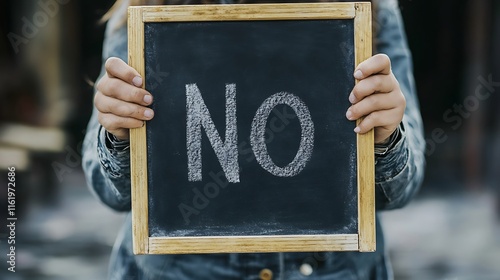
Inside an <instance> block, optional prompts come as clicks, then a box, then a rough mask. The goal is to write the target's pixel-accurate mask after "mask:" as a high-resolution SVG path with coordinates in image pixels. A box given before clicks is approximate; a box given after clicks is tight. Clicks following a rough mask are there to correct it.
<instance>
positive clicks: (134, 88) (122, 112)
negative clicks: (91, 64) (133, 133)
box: [94, 57, 154, 140]
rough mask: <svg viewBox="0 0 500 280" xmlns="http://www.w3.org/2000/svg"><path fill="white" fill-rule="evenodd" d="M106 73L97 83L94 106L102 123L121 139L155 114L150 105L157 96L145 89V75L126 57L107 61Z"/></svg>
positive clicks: (125, 137) (127, 136) (112, 58)
mask: <svg viewBox="0 0 500 280" xmlns="http://www.w3.org/2000/svg"><path fill="white" fill-rule="evenodd" d="M105 68H106V74H105V75H104V76H103V77H102V78H101V79H100V80H99V82H98V83H97V92H96V94H95V97H94V105H95V107H96V108H97V110H98V111H99V115H98V120H99V123H100V124H101V125H102V126H103V127H104V128H105V129H106V130H107V131H108V132H110V133H111V134H113V135H114V136H115V137H116V138H118V139H120V140H125V139H128V138H129V129H130V128H138V127H142V126H143V125H144V121H146V120H150V119H152V118H153V116H154V112H153V110H151V109H150V108H148V107H146V106H148V105H150V104H151V103H152V102H153V96H152V95H151V94H150V93H149V92H147V91H146V90H144V89H142V83H143V80H142V77H140V75H139V73H138V72H137V71H136V70H135V69H134V68H132V67H130V66H129V65H127V64H126V63H125V62H124V61H123V60H121V59H119V58H116V57H111V58H109V59H108V60H107V61H106V64H105Z"/></svg>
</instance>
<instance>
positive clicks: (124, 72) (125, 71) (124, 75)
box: [105, 57, 142, 87]
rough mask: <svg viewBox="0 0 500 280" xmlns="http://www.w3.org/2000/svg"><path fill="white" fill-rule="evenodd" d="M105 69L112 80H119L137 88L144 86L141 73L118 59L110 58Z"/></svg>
mask: <svg viewBox="0 0 500 280" xmlns="http://www.w3.org/2000/svg"><path fill="white" fill-rule="evenodd" d="M105 68H106V73H107V74H108V76H109V77H110V78H118V79H120V80H123V81H125V82H127V83H129V84H132V85H135V86H136V87H141V86H142V77H141V75H139V72H137V71H136V70H135V69H134V68H132V67H130V66H129V65H128V64H127V63H125V61H123V60H121V59H119V58H117V57H110V58H108V60H106V64H105Z"/></svg>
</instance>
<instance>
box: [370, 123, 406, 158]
mask: <svg viewBox="0 0 500 280" xmlns="http://www.w3.org/2000/svg"><path fill="white" fill-rule="evenodd" d="M402 130H403V128H402V124H400V125H398V127H397V128H396V130H394V132H393V133H392V134H391V135H390V136H389V137H387V139H385V140H384V141H383V142H381V143H376V144H375V155H376V156H384V155H386V154H387V153H388V152H389V151H390V150H391V149H392V148H393V147H394V146H395V145H396V144H397V143H398V142H399V140H401V135H402Z"/></svg>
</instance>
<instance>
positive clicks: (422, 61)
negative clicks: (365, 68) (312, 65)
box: [0, 0, 500, 280]
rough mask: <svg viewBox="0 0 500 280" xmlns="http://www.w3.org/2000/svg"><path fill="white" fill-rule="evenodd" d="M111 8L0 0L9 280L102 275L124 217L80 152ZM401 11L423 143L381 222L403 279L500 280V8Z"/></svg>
mask: <svg viewBox="0 0 500 280" xmlns="http://www.w3.org/2000/svg"><path fill="white" fill-rule="evenodd" d="M48 2H53V3H56V4H57V5H55V7H56V8H53V9H49V10H47V9H43V5H41V3H48ZM113 2H114V1H112V0H100V1H98V0H87V1H82V0H57V1H56V0H54V1H49V0H42V1H27V0H18V1H13V0H4V1H1V3H0V29H1V32H2V35H1V37H0V170H2V172H0V185H1V189H2V191H0V221H6V215H7V211H6V209H7V191H6V186H7V171H6V169H7V167H9V166H16V168H17V171H16V182H17V185H16V189H17V193H16V214H17V217H18V223H17V228H16V231H17V235H16V249H17V251H16V257H17V266H16V271H17V273H15V274H14V273H7V265H6V254H4V252H7V243H6V241H7V239H6V238H7V237H8V235H7V229H6V228H5V227H4V226H2V227H0V252H2V253H1V254H0V263H2V264H1V265H0V279H12V280H15V279H51V280H53V279H56V280H57V279H82V280H83V279H85V280H87V279H105V275H106V270H107V262H108V258H109V254H110V251H111V247H112V244H113V241H114V239H115V237H116V234H117V232H118V228H119V227H120V225H121V222H122V220H123V218H124V217H123V215H122V214H120V213H115V212H113V211H111V210H109V209H108V208H106V207H104V206H103V205H102V204H100V203H99V202H98V201H97V199H95V198H94V197H92V195H91V193H90V192H89V191H88V189H87V188H86V183H85V180H84V177H83V173H82V170H81V167H80V165H81V153H80V149H81V143H82V141H83V137H84V135H85V127H86V123H87V121H88V119H89V117H90V113H91V109H92V94H93V89H92V83H93V81H94V80H95V79H96V78H97V76H98V74H99V71H100V67H101V50H102V39H103V32H104V26H103V25H100V24H99V23H98V20H99V18H100V17H101V16H102V15H103V14H104V13H105V11H106V10H107V9H109V7H110V6H111V5H112V4H113ZM399 2H400V8H401V10H402V13H403V17H404V20H405V24H406V30H407V33H408V41H409V44H410V48H411V50H412V52H413V55H414V66H415V78H416V81H417V87H418V92H419V97H420V102H421V110H422V115H423V118H424V123H425V130H426V138H427V144H428V145H427V152H426V154H427V173H426V179H425V182H424V184H423V187H422V189H421V191H420V193H419V195H418V196H417V197H416V199H414V201H413V202H412V203H411V204H410V205H409V206H407V207H406V208H404V209H401V210H396V211H390V212H386V213H383V214H382V221H383V224H384V227H385V229H386V231H385V233H386V239H387V243H388V248H389V253H390V255H391V259H392V262H393V266H394V270H395V278H396V279H450V280H451V279H457V280H458V279H460V280H462V279H500V265H499V264H500V95H499V93H500V51H499V50H500V1H494V0H475V1H473V0H442V1H424V0H420V1H411V0H400V1H399ZM4 209H5V210H4Z"/></svg>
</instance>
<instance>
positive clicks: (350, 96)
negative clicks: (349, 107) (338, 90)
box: [349, 92, 356, 103]
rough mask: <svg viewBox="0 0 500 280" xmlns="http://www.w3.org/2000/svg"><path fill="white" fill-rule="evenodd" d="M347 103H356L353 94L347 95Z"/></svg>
mask: <svg viewBox="0 0 500 280" xmlns="http://www.w3.org/2000/svg"><path fill="white" fill-rule="evenodd" d="M349 102H351V103H354V102H356V97H355V96H354V94H353V93H352V92H351V94H350V95H349Z"/></svg>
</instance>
